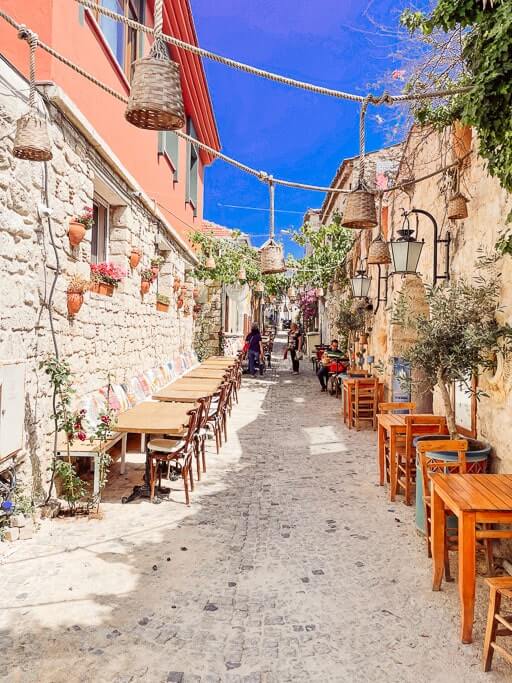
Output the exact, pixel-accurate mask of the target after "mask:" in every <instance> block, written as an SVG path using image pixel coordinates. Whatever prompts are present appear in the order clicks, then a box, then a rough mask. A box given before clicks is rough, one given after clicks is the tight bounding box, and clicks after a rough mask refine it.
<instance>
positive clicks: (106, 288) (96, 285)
mask: <svg viewBox="0 0 512 683" xmlns="http://www.w3.org/2000/svg"><path fill="white" fill-rule="evenodd" d="M89 289H90V291H91V292H95V293H96V294H101V295H102V296H112V295H113V294H114V285H108V284H107V283H106V282H92V283H91V286H90V288H89Z"/></svg>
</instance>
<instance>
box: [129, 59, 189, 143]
mask: <svg viewBox="0 0 512 683" xmlns="http://www.w3.org/2000/svg"><path fill="white" fill-rule="evenodd" d="M133 69H134V70H133V78H132V83H131V91H130V99H129V100H128V106H127V108H126V112H125V117H126V119H127V120H128V121H129V122H130V123H132V124H133V125H134V126H137V128H146V129H148V130H178V129H179V128H183V126H184V125H185V109H184V106H183V96H182V92H181V79H180V65H179V64H177V63H176V62H173V61H171V60H164V59H157V58H155V57H151V56H149V57H143V58H142V59H139V60H137V61H136V62H135V64H134V67H133Z"/></svg>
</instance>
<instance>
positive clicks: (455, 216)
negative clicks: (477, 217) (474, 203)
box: [448, 192, 468, 220]
mask: <svg viewBox="0 0 512 683" xmlns="http://www.w3.org/2000/svg"><path fill="white" fill-rule="evenodd" d="M467 217H468V200H467V199H466V197H464V195H463V194H462V192H456V193H455V194H454V195H452V196H451V197H450V201H449V202H448V218H451V219H452V220H461V219H464V218H467Z"/></svg>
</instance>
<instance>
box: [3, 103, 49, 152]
mask: <svg viewBox="0 0 512 683" xmlns="http://www.w3.org/2000/svg"><path fill="white" fill-rule="evenodd" d="M12 153H13V154H14V156H15V157H17V158H18V159H28V160H29V161H49V160H50V159H51V158H52V149H51V143H50V136H49V135H48V127H47V125H46V121H45V120H44V119H42V118H41V117H40V116H38V115H37V114H34V113H33V112H29V113H28V114H25V116H22V117H21V118H19V119H18V120H17V122H16V135H15V137H14V147H13V150H12Z"/></svg>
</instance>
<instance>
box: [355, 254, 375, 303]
mask: <svg viewBox="0 0 512 683" xmlns="http://www.w3.org/2000/svg"><path fill="white" fill-rule="evenodd" d="M371 283H372V280H371V278H370V277H368V275H367V274H366V270H365V269H364V267H363V259H361V265H360V267H359V270H357V271H356V274H355V276H354V277H352V278H350V284H351V285H352V296H353V297H354V299H366V298H367V297H368V292H369V291H370V285H371Z"/></svg>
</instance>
